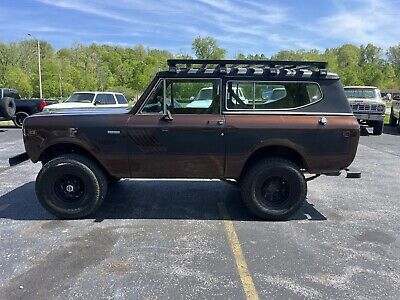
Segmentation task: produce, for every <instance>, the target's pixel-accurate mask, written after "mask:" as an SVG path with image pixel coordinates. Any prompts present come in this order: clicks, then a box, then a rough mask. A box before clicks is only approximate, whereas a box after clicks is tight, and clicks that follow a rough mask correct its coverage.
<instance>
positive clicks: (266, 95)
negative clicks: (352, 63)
mask: <svg viewBox="0 0 400 300" xmlns="http://www.w3.org/2000/svg"><path fill="white" fill-rule="evenodd" d="M321 98H322V93H321V90H320V87H319V85H318V84H316V83H312V82H252V81H231V82H228V83H227V97H226V99H227V108H228V109H291V108H297V107H300V106H303V105H307V104H310V103H313V102H316V101H319V100H320V99H321Z"/></svg>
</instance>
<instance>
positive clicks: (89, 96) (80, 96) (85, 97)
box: [65, 93, 94, 103]
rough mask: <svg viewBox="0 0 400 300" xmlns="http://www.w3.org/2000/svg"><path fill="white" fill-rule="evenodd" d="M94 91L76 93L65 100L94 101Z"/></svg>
mask: <svg viewBox="0 0 400 300" xmlns="http://www.w3.org/2000/svg"><path fill="white" fill-rule="evenodd" d="M93 98H94V94H93V93H74V94H72V95H71V96H70V97H69V98H68V99H67V100H65V102H79V103H92V102H93Z"/></svg>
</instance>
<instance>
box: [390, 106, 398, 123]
mask: <svg viewBox="0 0 400 300" xmlns="http://www.w3.org/2000/svg"><path fill="white" fill-rule="evenodd" d="M396 125H397V119H396V117H395V116H394V112H393V108H392V109H391V110H390V117H389V126H396Z"/></svg>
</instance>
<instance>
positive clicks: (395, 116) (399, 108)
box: [389, 95, 400, 132]
mask: <svg viewBox="0 0 400 300" xmlns="http://www.w3.org/2000/svg"><path fill="white" fill-rule="evenodd" d="M399 120H400V95H396V96H394V97H393V100H392V108H391V110H390V119H389V125H390V126H397V130H398V132H400V121H399Z"/></svg>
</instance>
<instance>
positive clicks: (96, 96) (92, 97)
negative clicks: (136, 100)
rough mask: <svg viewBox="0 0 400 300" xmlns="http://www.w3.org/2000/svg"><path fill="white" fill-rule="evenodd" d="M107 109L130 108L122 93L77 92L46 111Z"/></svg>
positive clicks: (48, 107) (50, 106)
mask: <svg viewBox="0 0 400 300" xmlns="http://www.w3.org/2000/svg"><path fill="white" fill-rule="evenodd" d="M96 107H97V108H98V107H102V108H106V107H114V108H117V107H128V101H127V100H126V98H125V96H124V95H123V94H122V93H112V92H76V93H73V94H72V95H71V96H69V98H68V99H67V100H65V101H64V102H62V103H58V104H53V105H49V106H47V107H46V108H45V109H44V111H45V112H52V111H56V110H60V109H73V108H74V109H88V108H96Z"/></svg>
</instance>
